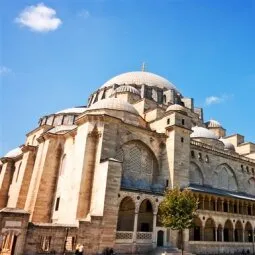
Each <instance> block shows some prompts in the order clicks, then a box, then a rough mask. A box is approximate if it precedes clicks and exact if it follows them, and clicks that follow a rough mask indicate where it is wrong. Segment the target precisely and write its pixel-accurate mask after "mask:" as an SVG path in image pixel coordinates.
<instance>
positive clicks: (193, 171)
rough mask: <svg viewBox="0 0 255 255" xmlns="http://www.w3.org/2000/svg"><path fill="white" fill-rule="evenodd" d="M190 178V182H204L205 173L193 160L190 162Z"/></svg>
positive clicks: (200, 183)
mask: <svg viewBox="0 0 255 255" xmlns="http://www.w3.org/2000/svg"><path fill="white" fill-rule="evenodd" d="M189 179H190V183H192V184H199V185H203V184H204V176H203V173H202V171H201V169H200V167H199V166H198V165H197V164H195V163H193V162H191V164H190V170H189Z"/></svg>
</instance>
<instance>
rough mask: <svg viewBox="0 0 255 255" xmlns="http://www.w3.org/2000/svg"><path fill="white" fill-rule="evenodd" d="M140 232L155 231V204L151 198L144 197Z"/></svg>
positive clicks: (139, 215)
mask: <svg viewBox="0 0 255 255" xmlns="http://www.w3.org/2000/svg"><path fill="white" fill-rule="evenodd" d="M137 231H138V232H152V231H153V206H152V203H151V201H150V200H149V199H144V200H143V201H142V203H141V204H140V207H139V213H138V222H137Z"/></svg>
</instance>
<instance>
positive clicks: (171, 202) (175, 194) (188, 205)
mask: <svg viewBox="0 0 255 255" xmlns="http://www.w3.org/2000/svg"><path fill="white" fill-rule="evenodd" d="M197 208H198V200H197V199H196V198H195V196H194V194H193V193H192V192H191V191H190V190H189V189H184V190H180V188H179V187H176V188H174V189H171V190H170V189H168V190H166V191H165V194H164V199H163V201H162V202H161V204H160V206H159V219H160V222H161V223H162V225H163V226H164V227H166V228H171V229H173V230H178V231H179V233H180V238H181V250H182V254H183V248H184V247H183V230H184V229H187V228H191V227H192V226H193V219H194V217H195V216H196V210H197Z"/></svg>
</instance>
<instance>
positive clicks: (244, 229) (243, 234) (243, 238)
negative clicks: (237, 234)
mask: <svg viewBox="0 0 255 255" xmlns="http://www.w3.org/2000/svg"><path fill="white" fill-rule="evenodd" d="M244 242H245V229H243V243H244Z"/></svg>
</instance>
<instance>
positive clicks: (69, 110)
mask: <svg viewBox="0 0 255 255" xmlns="http://www.w3.org/2000/svg"><path fill="white" fill-rule="evenodd" d="M86 109H87V108H86V107H73V108H67V109H64V110H61V111H59V112H56V113H55V114H59V113H83V112H85V111H86Z"/></svg>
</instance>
